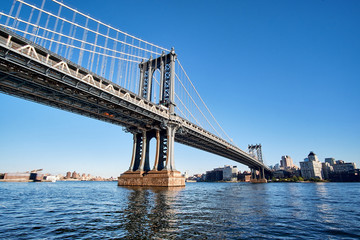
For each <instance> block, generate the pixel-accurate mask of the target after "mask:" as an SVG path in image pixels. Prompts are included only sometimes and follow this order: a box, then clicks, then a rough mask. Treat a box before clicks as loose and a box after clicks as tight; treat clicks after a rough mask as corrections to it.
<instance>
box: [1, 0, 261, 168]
mask: <svg viewBox="0 0 360 240" xmlns="http://www.w3.org/2000/svg"><path fill="white" fill-rule="evenodd" d="M34 1H36V0H34ZM54 9H55V10H57V11H55V13H54V12H52V11H54ZM0 16H1V18H0V25H1V27H0V91H1V92H4V93H6V94H10V95H14V96H17V97H21V98H24V99H28V100H31V101H35V102H38V103H42V104H46V105H49V106H53V107H56V108H59V109H63V110H66V111H71V112H74V113H78V114H81V115H84V116H88V117H92V118H96V119H99V120H103V121H107V122H110V123H113V124H117V125H120V126H123V127H124V129H125V130H126V131H128V132H132V133H133V134H134V153H133V158H132V164H131V167H130V168H131V169H133V170H135V169H137V168H141V169H145V170H148V169H149V166H148V163H147V162H148V149H146V145H148V141H149V139H151V138H156V139H157V141H158V142H159V146H158V150H157V152H158V153H159V154H158V155H159V156H157V159H156V162H157V165H156V168H158V169H161V168H166V169H172V168H174V162H173V142H174V141H177V142H180V143H183V144H186V145H189V146H192V147H196V148H198V149H202V150H205V151H208V152H211V153H215V154H217V155H220V156H223V157H226V158H229V159H232V160H235V161H238V162H240V163H243V164H246V165H248V166H250V167H252V168H254V169H255V168H265V169H267V167H265V166H264V164H263V162H262V161H259V160H258V159H256V158H254V157H252V156H250V155H249V154H247V153H246V152H244V151H242V150H241V149H240V148H238V147H236V146H234V145H233V144H230V143H229V142H228V141H225V140H224V138H225V137H226V138H228V139H230V138H229V137H228V136H227V134H226V133H225V132H224V131H223V129H222V128H221V126H220V125H219V123H218V122H217V121H216V119H215V118H214V116H213V115H212V113H211V112H210V110H209V108H208V107H207V106H206V104H205V102H204V100H203V99H202V98H201V97H200V95H199V93H198V91H197V90H196V88H195V87H194V84H193V83H192V82H191V80H190V78H189V77H188V75H187V73H186V72H185V70H184V68H183V66H182V65H181V64H180V61H179V60H178V59H177V56H176V54H175V52H174V50H171V51H170V50H168V49H166V48H163V47H160V46H157V45H155V44H152V43H149V42H147V41H144V40H142V39H139V38H136V37H134V36H132V35H129V34H127V33H124V32H122V31H121V30H118V29H116V28H114V27H112V26H110V25H107V24H104V23H102V22H100V21H98V20H96V19H94V18H92V17H90V16H88V15H85V14H83V13H81V12H79V11H77V10H75V9H73V8H70V7H68V6H67V5H65V4H63V3H61V2H59V1H57V0H52V1H50V0H39V1H38V4H37V5H36V4H35V3H34V4H30V3H28V2H26V1H23V0H15V1H14V3H13V5H12V8H11V10H10V12H9V14H5V13H0ZM230 141H231V139H230ZM145 151H147V153H146V154H147V155H146V154H145V153H144V152H145ZM166 159H167V160H166ZM169 159H170V160H169Z"/></svg>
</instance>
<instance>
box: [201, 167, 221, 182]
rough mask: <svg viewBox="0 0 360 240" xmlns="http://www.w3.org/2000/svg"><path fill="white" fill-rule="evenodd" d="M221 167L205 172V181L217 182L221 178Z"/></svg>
mask: <svg viewBox="0 0 360 240" xmlns="http://www.w3.org/2000/svg"><path fill="white" fill-rule="evenodd" d="M223 170H224V169H223V168H215V169H214V170H212V171H207V172H206V177H205V181H207V182H217V181H222V180H223Z"/></svg>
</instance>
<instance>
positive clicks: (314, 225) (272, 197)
mask: <svg viewBox="0 0 360 240" xmlns="http://www.w3.org/2000/svg"><path fill="white" fill-rule="evenodd" d="M359 187H360V184H359V183H346V184H345V183H326V184H324V183H319V184H317V183H273V184H247V183H234V184H229V183H189V184H188V185H187V186H186V188H179V189H162V188H124V187H117V186H116V183H114V182H57V183H0V236H1V238H3V239H359V238H360V233H359V229H360V205H359V201H358V197H354V196H359V194H360V188H359Z"/></svg>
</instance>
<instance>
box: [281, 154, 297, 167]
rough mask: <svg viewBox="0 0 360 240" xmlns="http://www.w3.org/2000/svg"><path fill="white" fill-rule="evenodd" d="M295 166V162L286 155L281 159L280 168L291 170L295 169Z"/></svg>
mask: <svg viewBox="0 0 360 240" xmlns="http://www.w3.org/2000/svg"><path fill="white" fill-rule="evenodd" d="M294 166H295V165H294V162H293V160H292V159H291V157H290V156H288V155H285V156H282V157H281V160H280V167H281V168H282V169H289V168H293V167H294Z"/></svg>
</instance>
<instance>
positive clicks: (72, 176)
mask: <svg viewBox="0 0 360 240" xmlns="http://www.w3.org/2000/svg"><path fill="white" fill-rule="evenodd" d="M71 178H74V179H75V178H77V173H76V172H75V171H74V172H73V173H72V175H71Z"/></svg>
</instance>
